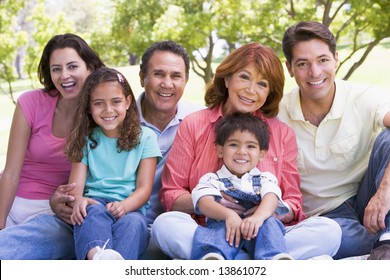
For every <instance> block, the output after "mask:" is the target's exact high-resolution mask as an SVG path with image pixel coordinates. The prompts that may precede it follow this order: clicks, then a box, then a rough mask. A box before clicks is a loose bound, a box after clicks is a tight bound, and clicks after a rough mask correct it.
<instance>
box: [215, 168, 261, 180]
mask: <svg viewBox="0 0 390 280" xmlns="http://www.w3.org/2000/svg"><path fill="white" fill-rule="evenodd" d="M216 173H217V175H218V178H227V179H231V178H237V176H236V175H233V174H232V173H231V172H230V171H229V169H227V167H226V165H225V164H224V165H222V167H221V169H219V170H218V171H217V172H216ZM247 174H249V175H251V177H252V176H258V175H260V174H261V173H260V170H259V169H258V168H257V167H255V168H253V169H252V170H250V171H249V172H248V173H247ZM244 176H245V175H244ZM237 179H238V178H237Z"/></svg>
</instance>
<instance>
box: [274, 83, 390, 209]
mask: <svg viewBox="0 0 390 280" xmlns="http://www.w3.org/2000/svg"><path fill="white" fill-rule="evenodd" d="M335 83H336V94H335V98H334V101H333V105H332V107H331V109H330V112H329V113H328V114H327V116H326V117H325V118H324V119H323V121H322V122H321V123H320V125H319V126H318V127H316V126H314V125H312V124H310V123H309V122H307V121H305V120H304V118H303V114H302V109H301V104H300V96H299V91H298V88H296V89H294V90H293V91H292V92H290V93H288V94H285V96H284V97H283V99H282V102H281V104H280V111H279V115H278V118H279V119H280V120H282V121H283V122H285V123H287V124H288V125H289V126H291V127H292V128H293V130H294V131H295V134H296V136H297V143H298V169H299V174H300V176H301V191H302V194H303V210H304V211H305V212H306V213H307V215H308V216H312V215H320V214H323V213H327V212H329V211H331V210H333V209H335V208H337V207H338V206H339V205H341V204H342V203H343V202H344V201H345V200H347V199H348V198H350V197H352V196H353V195H355V194H356V192H357V189H358V187H359V184H360V181H361V180H362V178H363V176H364V174H365V172H366V170H367V165H368V160H369V157H370V153H371V149H372V146H373V143H374V140H375V138H376V136H377V135H378V134H379V133H380V131H381V130H382V128H383V118H384V116H385V114H386V113H387V112H389V111H390V93H386V92H384V91H383V90H381V89H379V88H376V87H372V86H369V85H363V84H353V83H351V82H346V81H342V80H337V79H336V81H335Z"/></svg>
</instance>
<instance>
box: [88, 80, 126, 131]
mask: <svg viewBox="0 0 390 280" xmlns="http://www.w3.org/2000/svg"><path fill="white" fill-rule="evenodd" d="M131 102H132V100H131V97H130V96H128V97H127V98H126V96H125V95H124V94H123V91H122V87H121V86H120V85H119V84H118V82H116V81H113V82H105V83H102V84H99V85H98V86H96V87H95V88H94V89H93V91H92V93H91V101H90V109H91V114H92V118H93V120H94V121H95V123H96V124H97V125H98V126H100V127H101V129H102V131H103V133H104V134H105V135H106V136H107V137H111V138H117V137H119V128H120V127H121V126H122V124H123V120H124V119H125V117H126V111H127V109H128V108H129V106H130V104H131Z"/></svg>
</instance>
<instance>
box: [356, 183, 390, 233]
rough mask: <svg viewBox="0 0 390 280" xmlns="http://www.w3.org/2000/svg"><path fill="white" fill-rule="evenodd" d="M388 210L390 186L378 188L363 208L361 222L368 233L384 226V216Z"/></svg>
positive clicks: (389, 206)
mask: <svg viewBox="0 0 390 280" xmlns="http://www.w3.org/2000/svg"><path fill="white" fill-rule="evenodd" d="M389 211H390V188H387V189H385V188H378V191H377V192H376V194H375V195H374V196H373V197H372V198H371V199H370V201H369V202H368V204H367V207H366V209H365V210H364V220H363V224H364V226H365V227H366V229H367V230H368V232H369V233H371V234H374V233H377V232H378V231H379V230H381V229H384V228H386V225H385V217H386V215H387V213H389Z"/></svg>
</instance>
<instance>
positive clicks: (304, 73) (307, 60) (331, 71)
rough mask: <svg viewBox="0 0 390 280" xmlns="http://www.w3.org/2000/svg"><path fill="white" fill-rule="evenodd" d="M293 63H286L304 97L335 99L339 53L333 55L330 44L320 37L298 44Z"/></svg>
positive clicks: (316, 99)
mask: <svg viewBox="0 0 390 280" xmlns="http://www.w3.org/2000/svg"><path fill="white" fill-rule="evenodd" d="M292 54H293V56H292V60H291V65H290V64H289V63H286V65H287V69H288V71H289V73H290V75H291V77H294V78H295V81H296V83H297V85H298V87H299V90H300V93H301V96H302V98H303V99H310V100H312V101H321V100H323V99H326V98H327V99H333V95H334V93H335V84H334V80H335V76H336V68H337V63H338V54H337V52H336V54H335V56H333V55H332V53H331V51H330V50H329V46H328V45H327V44H326V43H324V42H323V41H321V40H319V39H312V40H309V41H303V42H300V43H298V44H296V45H295V46H294V48H293V52H292Z"/></svg>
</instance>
